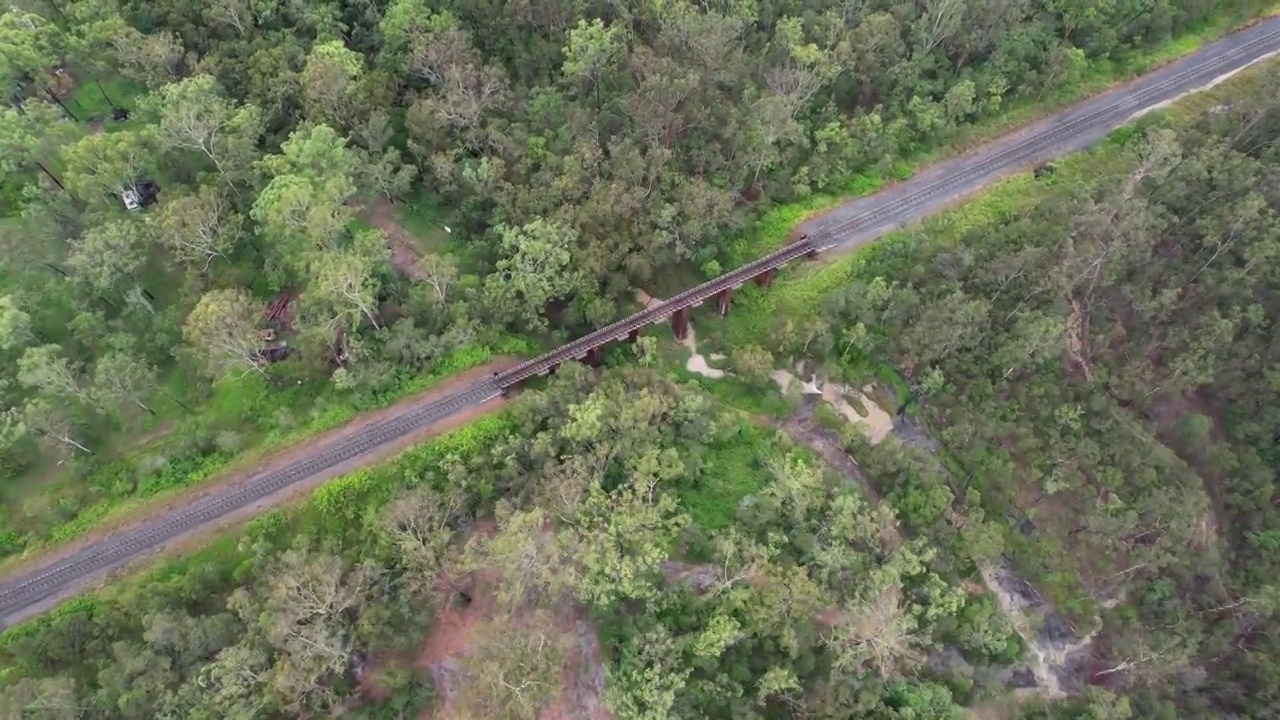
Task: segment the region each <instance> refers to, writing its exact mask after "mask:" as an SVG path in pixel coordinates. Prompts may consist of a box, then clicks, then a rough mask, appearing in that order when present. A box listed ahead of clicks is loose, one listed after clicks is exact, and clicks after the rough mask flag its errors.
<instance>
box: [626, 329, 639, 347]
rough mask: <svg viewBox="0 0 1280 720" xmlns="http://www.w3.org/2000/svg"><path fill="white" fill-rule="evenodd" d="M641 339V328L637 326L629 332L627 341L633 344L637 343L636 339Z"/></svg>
mask: <svg viewBox="0 0 1280 720" xmlns="http://www.w3.org/2000/svg"><path fill="white" fill-rule="evenodd" d="M639 339H640V328H636V329H635V330H632V331H631V332H629V333H627V342H629V343H631V344H632V345H635V344H636V341H637V340H639Z"/></svg>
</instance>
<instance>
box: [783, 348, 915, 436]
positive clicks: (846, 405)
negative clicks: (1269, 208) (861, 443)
mask: <svg viewBox="0 0 1280 720" xmlns="http://www.w3.org/2000/svg"><path fill="white" fill-rule="evenodd" d="M797 372H802V370H801V368H800V366H799V365H798V366H797ZM770 377H772V378H773V381H774V382H775V383H777V384H778V387H779V388H780V389H781V390H782V392H783V393H784V394H785V393H786V392H787V390H789V389H790V388H791V387H792V386H793V385H799V386H800V392H801V393H802V394H804V395H821V396H822V400H823V402H826V403H827V404H828V405H830V406H831V407H832V408H834V409H835V410H836V412H838V413H840V414H841V415H842V416H844V418H845V419H846V420H848V421H849V422H851V423H853V424H854V425H857V426H858V428H859V429H861V430H862V432H863V434H865V435H866V436H867V440H869V441H870V442H871V444H872V445H875V444H877V443H880V442H882V441H883V440H884V439H885V438H887V437H889V435H890V434H892V433H893V416H892V415H890V414H889V413H888V411H886V410H885V409H884V408H883V407H881V406H880V405H879V404H878V403H876V401H874V400H872V399H871V397H870V393H871V386H869V385H867V386H864V387H863V388H862V390H856V389H854V388H850V387H847V386H845V385H839V384H836V383H830V382H828V383H820V382H819V381H818V379H817V377H811V378H809V379H808V380H803V381H801V380H800V379H799V378H797V377H796V376H795V375H794V374H793V373H792V372H790V371H789V370H781V369H779V370H774V371H773V372H772V373H770ZM848 398H853V399H854V400H855V401H856V402H857V403H858V404H860V405H861V406H862V407H863V408H865V410H866V413H865V414H863V412H862V411H860V410H859V409H858V408H857V407H854V405H853V404H852V403H850V402H849V400H848Z"/></svg>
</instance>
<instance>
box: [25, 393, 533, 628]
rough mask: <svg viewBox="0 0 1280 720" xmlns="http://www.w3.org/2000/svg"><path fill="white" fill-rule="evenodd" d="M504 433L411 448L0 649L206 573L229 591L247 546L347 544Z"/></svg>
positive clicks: (37, 624) (506, 421) (476, 425)
mask: <svg viewBox="0 0 1280 720" xmlns="http://www.w3.org/2000/svg"><path fill="white" fill-rule="evenodd" d="M512 429H513V428H512V422H511V420H510V418H509V416H508V415H507V414H505V413H497V414H495V415H488V416H485V417H482V418H480V419H478V420H476V421H475V422H473V423H470V424H468V425H467V426H466V427H463V428H460V429H458V430H456V431H453V432H450V433H447V434H445V435H442V436H440V437H437V438H434V439H432V440H431V441H429V442H426V443H423V444H421V445H417V446H415V447H413V448H411V449H409V450H407V451H405V452H404V453H401V454H400V455H399V456H397V457H396V458H395V459H394V460H391V461H388V462H385V463H382V464H379V465H377V466H375V467H371V468H366V469H363V470H359V471H356V472H354V473H351V474H350V475H346V476H344V477H342V478H339V479H337V480H334V481H333V482H331V483H328V484H326V485H325V486H324V487H322V488H320V489H319V490H317V491H316V492H315V493H313V494H311V495H310V496H308V497H307V498H306V499H303V500H301V501H298V502H296V503H294V504H292V505H290V506H286V507H281V508H276V509H274V510H271V511H270V512H267V513H265V514H263V515H261V516H259V517H257V518H255V519H254V520H252V521H250V522H249V523H247V524H246V525H245V526H244V527H243V528H241V529H239V530H236V531H233V532H229V533H227V534H225V535H222V536H221V537H219V538H217V539H216V540H214V541H213V542H212V543H210V544H209V545H207V546H205V547H204V548H202V549H201V550H199V551H197V552H195V553H193V554H190V555H187V556H183V557H173V558H165V559H162V560H160V561H159V562H157V563H156V564H155V565H154V566H153V567H151V568H150V569H149V570H147V571H146V572H143V573H139V574H136V575H132V576H130V577H128V578H125V579H122V580H121V581H119V582H117V583H113V584H111V585H109V586H107V587H105V588H103V589H102V590H100V591H98V592H95V593H92V594H87V595H83V596H80V597H78V598H75V599H73V600H70V601H68V602H66V603H64V604H62V605H60V606H59V607H58V608H57V609H55V610H53V611H51V612H49V613H46V614H44V615H41V616H39V617H37V618H34V619H32V620H30V621H27V622H25V623H21V624H18V625H15V626H14V627H11V628H8V629H7V630H5V631H4V633H3V634H0V648H4V647H9V646H11V645H13V644H14V643H18V642H21V641H23V640H24V639H27V638H39V637H40V636H41V634H42V633H44V632H46V631H47V630H48V629H49V628H50V627H51V626H55V625H59V624H61V623H63V622H65V621H66V620H67V619H68V618H70V617H73V616H78V615H79V616H83V615H87V616H89V617H93V616H95V615H105V614H108V613H111V614H117V613H127V611H128V608H130V607H132V606H133V605H134V603H132V602H131V598H135V597H138V596H139V595H141V594H144V593H149V592H152V591H153V589H154V588H155V587H156V586H157V585H169V584H173V583H181V582H183V580H184V579H185V578H187V577H188V576H194V575H200V576H202V577H204V578H208V577H209V575H210V574H212V575H216V576H218V577H219V578H221V579H222V582H221V584H222V585H223V588H224V590H225V591H227V592H229V591H230V590H231V589H232V588H233V587H234V584H235V575H236V569H237V568H239V567H241V566H242V565H244V564H245V563H247V562H250V561H251V560H252V559H253V554H254V553H255V552H258V551H259V550H260V548H256V547H255V546H257V545H258V543H260V542H266V543H268V544H270V545H271V546H272V547H275V548H276V549H283V548H285V547H287V546H288V545H289V544H290V541H291V538H292V537H294V536H296V535H299V534H306V535H308V536H312V537H315V538H318V539H322V540H325V539H327V540H332V541H339V542H341V541H343V540H350V539H352V537H353V536H354V535H357V534H360V533H362V532H364V531H365V528H366V523H367V522H368V521H369V520H371V519H372V518H373V517H376V515H377V513H378V511H379V510H381V508H382V507H383V506H384V505H385V504H386V503H387V501H388V500H389V499H390V498H391V497H392V495H393V494H394V493H395V492H396V490H398V489H399V488H401V487H404V486H406V485H416V484H418V483H421V482H423V481H424V479H425V478H428V477H430V476H431V475H432V473H434V472H435V471H436V468H437V467H438V466H439V465H440V464H441V462H442V461H443V460H444V459H445V458H447V457H450V456H454V457H467V456H470V455H474V454H476V453H477V452H478V450H479V449H480V448H482V447H485V446H488V445H490V444H492V443H494V442H497V441H498V440H499V439H500V438H501V437H503V436H504V435H506V434H507V433H509V432H511V431H512ZM245 540H248V541H249V542H244V541H245ZM356 545H358V543H356Z"/></svg>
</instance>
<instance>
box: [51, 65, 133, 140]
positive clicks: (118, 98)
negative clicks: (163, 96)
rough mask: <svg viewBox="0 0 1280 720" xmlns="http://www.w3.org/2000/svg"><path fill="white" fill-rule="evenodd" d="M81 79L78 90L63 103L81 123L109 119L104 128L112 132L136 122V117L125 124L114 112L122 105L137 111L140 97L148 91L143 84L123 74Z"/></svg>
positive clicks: (131, 110)
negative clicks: (95, 80) (114, 116)
mask: <svg viewBox="0 0 1280 720" xmlns="http://www.w3.org/2000/svg"><path fill="white" fill-rule="evenodd" d="M77 79H78V81H79V82H77V83H76V87H75V89H74V90H72V91H71V93H70V94H69V95H68V96H67V97H66V98H65V99H64V100H63V102H64V103H66V105H67V107H68V108H70V109H71V112H72V113H74V114H75V116H76V117H77V118H78V119H79V120H80V121H81V122H91V121H94V120H102V121H105V122H106V125H105V126H104V128H105V129H106V130H107V131H108V132H110V131H112V130H116V129H120V128H121V127H122V126H124V125H128V124H129V123H131V122H134V121H133V120H129V121H127V122H125V123H119V122H115V121H113V120H111V111H112V110H113V109H114V108H116V107H122V108H125V109H126V110H128V111H130V112H136V111H137V109H138V107H137V105H138V98H140V97H141V96H143V95H144V94H146V91H147V89H146V87H144V86H143V85H142V84H141V83H137V82H134V81H132V80H128V79H126V78H122V77H119V76H104V77H100V78H98V79H97V82H96V83H95V82H94V78H92V77H89V76H87V75H85V76H81V77H78V78H77ZM99 85H101V89H99ZM103 90H105V91H106V94H107V96H110V99H111V101H112V102H108V101H107V97H104V96H103V94H102V92H103ZM113 103H114V104H113Z"/></svg>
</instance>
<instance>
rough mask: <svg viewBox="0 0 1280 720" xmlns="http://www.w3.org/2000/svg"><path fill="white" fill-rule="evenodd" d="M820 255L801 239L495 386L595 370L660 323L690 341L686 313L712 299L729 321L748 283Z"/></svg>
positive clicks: (762, 282) (768, 279)
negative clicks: (568, 366)
mask: <svg viewBox="0 0 1280 720" xmlns="http://www.w3.org/2000/svg"><path fill="white" fill-rule="evenodd" d="M819 249H820V248H819V246H818V245H817V244H816V243H815V242H814V240H812V239H810V238H808V237H805V236H801V237H799V238H798V239H797V240H796V241H795V242H793V243H791V244H789V245H787V246H786V247H784V248H782V249H780V250H777V251H776V252H773V253H770V254H769V255H766V256H764V257H762V258H760V259H759V260H756V261H755V262H752V263H748V264H746V265H743V266H742V267H740V268H738V269H737V270H733V271H731V272H727V273H725V274H724V275H721V276H720V277H718V278H715V279H714V280H709V281H707V282H705V283H703V284H701V285H698V286H697V287H693V288H690V289H688V290H685V291H684V292H682V293H680V294H679V295H676V296H675V297H672V298H670V299H668V300H666V301H665V302H662V303H659V304H657V305H653V306H651V307H648V308H645V309H644V310H641V311H640V312H638V313H636V314H634V315H631V316H630V317H626V318H623V319H622V320H619V321H617V322H615V323H613V324H611V325H607V326H605V327H603V328H600V329H599V330H596V331H595V332H593V333H589V334H587V335H584V336H582V337H580V338H578V339H577V340H574V341H572V342H569V343H566V344H564V345H561V346H560V347H558V348H556V349H555V350H551V351H549V352H546V353H543V354H542V355H540V356H538V357H536V358H534V359H532V360H529V361H526V362H523V363H520V364H519V365H517V366H515V367H513V368H511V369H510V370H508V371H506V372H502V373H495V374H494V376H493V382H494V384H496V385H497V386H498V387H500V388H502V389H503V390H504V391H505V390H507V389H508V388H511V387H513V386H515V385H518V384H520V383H522V382H524V381H525V380H528V379H529V378H531V377H535V376H538V375H547V374H550V373H553V372H555V370H556V368H557V367H559V366H560V365H561V364H562V363H564V362H566V361H569V360H579V361H582V362H585V363H587V364H589V365H598V364H600V360H601V353H602V351H603V349H604V347H605V346H606V345H608V344H609V343H612V342H623V341H627V342H635V341H636V339H637V338H638V337H639V336H640V330H641V329H642V328H644V327H645V326H647V325H654V324H657V323H660V322H670V323H671V331H672V333H674V334H675V336H676V338H677V339H679V340H683V339H684V338H686V337H688V335H689V313H690V311H692V310H693V308H695V307H698V306H699V305H701V304H703V303H704V302H706V301H708V300H711V299H714V300H715V302H716V310H717V311H718V312H719V313H720V315H721V316H724V315H727V314H729V306H730V302H731V298H732V296H733V291H734V290H736V289H737V288H740V287H742V286H743V285H745V284H746V283H748V282H754V283H756V284H757V285H759V286H761V287H769V284H770V283H772V282H773V277H774V275H775V274H776V273H777V271H778V268H780V267H782V266H784V265H786V264H787V263H789V262H791V261H792V260H795V259H797V258H801V257H809V258H812V257H816V256H817V254H818V250H819Z"/></svg>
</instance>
